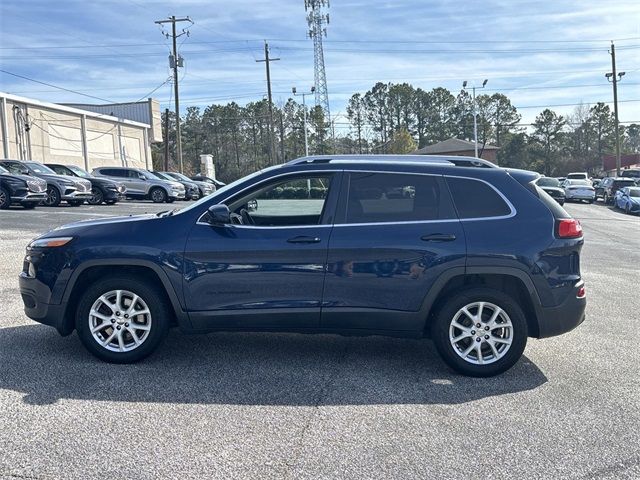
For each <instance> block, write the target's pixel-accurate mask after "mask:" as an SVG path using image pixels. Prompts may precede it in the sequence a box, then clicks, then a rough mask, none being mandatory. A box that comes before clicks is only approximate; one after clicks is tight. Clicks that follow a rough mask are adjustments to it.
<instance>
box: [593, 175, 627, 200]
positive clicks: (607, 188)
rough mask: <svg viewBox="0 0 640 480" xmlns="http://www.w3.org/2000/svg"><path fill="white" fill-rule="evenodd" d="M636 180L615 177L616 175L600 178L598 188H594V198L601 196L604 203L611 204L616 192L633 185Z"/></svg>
mask: <svg viewBox="0 0 640 480" xmlns="http://www.w3.org/2000/svg"><path fill="white" fill-rule="evenodd" d="M635 185H636V181H635V178H632V177H628V178H621V177H620V178H616V177H605V178H603V179H602V181H601V182H600V184H599V185H598V188H596V199H598V198H602V200H603V201H604V203H606V204H610V203H611V204H612V203H613V199H614V198H615V196H616V192H617V191H618V190H619V189H620V188H623V187H635Z"/></svg>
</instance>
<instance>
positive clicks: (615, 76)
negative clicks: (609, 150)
mask: <svg viewBox="0 0 640 480" xmlns="http://www.w3.org/2000/svg"><path fill="white" fill-rule="evenodd" d="M609 53H610V54H611V70H612V72H609V73H606V74H605V75H604V76H605V77H607V80H609V81H610V82H611V83H613V112H614V116H615V130H616V176H617V177H619V176H620V169H621V165H620V122H619V121H618V82H619V81H620V80H622V77H624V73H625V72H620V73H616V46H615V45H614V44H613V42H611V51H610V52H609ZM601 160H602V159H601Z"/></svg>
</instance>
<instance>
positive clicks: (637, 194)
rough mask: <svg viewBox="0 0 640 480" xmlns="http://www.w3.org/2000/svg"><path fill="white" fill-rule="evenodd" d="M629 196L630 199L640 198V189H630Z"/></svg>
mask: <svg viewBox="0 0 640 480" xmlns="http://www.w3.org/2000/svg"><path fill="white" fill-rule="evenodd" d="M629 196H630V197H636V198H638V197H640V188H630V189H629Z"/></svg>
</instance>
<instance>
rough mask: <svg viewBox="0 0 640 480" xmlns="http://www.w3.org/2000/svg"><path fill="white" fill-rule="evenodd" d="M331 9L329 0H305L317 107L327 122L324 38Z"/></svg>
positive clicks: (327, 102) (328, 119) (327, 106)
mask: <svg viewBox="0 0 640 480" xmlns="http://www.w3.org/2000/svg"><path fill="white" fill-rule="evenodd" d="M325 8H329V0H304V9H305V10H306V11H307V23H308V24H309V34H308V35H309V38H311V39H313V79H314V82H315V87H316V88H315V90H316V105H320V106H321V107H322V111H323V112H324V118H325V122H327V123H329V122H331V117H330V115H329V94H328V93H327V74H326V73H325V70H324V52H323V49H322V37H323V36H325V37H326V36H327V29H326V27H325V25H329V14H328V13H325V12H324V9H325Z"/></svg>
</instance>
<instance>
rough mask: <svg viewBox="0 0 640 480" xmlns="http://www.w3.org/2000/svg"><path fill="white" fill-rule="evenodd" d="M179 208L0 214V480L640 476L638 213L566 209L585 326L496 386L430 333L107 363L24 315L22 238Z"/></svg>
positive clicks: (533, 351) (203, 347) (193, 347)
mask: <svg viewBox="0 0 640 480" xmlns="http://www.w3.org/2000/svg"><path fill="white" fill-rule="evenodd" d="M181 205H185V204H184V203H176V204H173V205H171V206H166V205H164V206H158V205H154V204H151V203H128V202H127V203H122V204H119V205H116V206H111V207H107V206H103V207H89V206H83V207H80V208H71V207H60V208H57V209H55V208H53V209H52V208H42V207H41V208H38V209H37V210H35V211H24V210H21V209H19V208H17V209H11V210H8V211H1V212H0V309H1V310H0V311H1V313H2V315H0V478H74V479H75V478H77V479H87V478H101V479H106V478H158V477H166V478H212V477H216V478H242V479H247V478H258V477H260V478H291V479H299V478H310V479H315V478H385V479H386V478H402V479H404V478H435V479H445V478H451V479H459V478H518V479H525V478H526V479H529V478H532V479H533V478H536V479H537V478H539V479H549V478H568V479H583V478H584V479H587V478H598V479H600V478H603V479H622V478H636V479H637V478H640V366H639V360H640V334H639V332H640V289H639V287H638V286H639V284H640V218H639V217H637V216H636V217H633V216H627V215H624V214H623V213H621V212H617V211H613V210H612V209H611V208H609V207H605V206H604V205H602V204H595V205H586V204H570V205H567V206H566V208H567V210H568V211H569V212H570V213H572V214H573V215H574V216H575V217H576V218H578V219H580V220H581V221H582V223H583V227H584V230H585V247H584V249H583V256H582V271H583V274H584V277H585V279H586V285H587V292H588V309H587V320H586V322H585V323H584V324H583V325H581V326H580V327H579V328H578V329H576V330H574V331H573V332H570V333H569V334H566V335H564V336H561V337H556V338H551V339H546V340H533V339H531V340H530V341H529V344H528V346H527V349H526V351H525V357H523V359H522V360H521V361H520V362H519V363H518V364H517V365H516V366H515V367H514V368H513V369H511V370H510V371H508V372H507V373H506V374H503V375H502V376H499V377H496V378H491V379H472V378H465V377H461V376H458V375H455V374H453V373H452V372H451V371H450V370H448V369H447V367H446V366H445V365H444V364H443V363H442V362H441V361H440V359H439V358H438V356H437V354H436V352H435V349H434V347H433V345H432V344H431V343H430V342H429V341H426V340H425V341H419V340H402V339H387V338H379V337H367V338H344V337H338V336H325V335H322V336H304V335H293V334H291V335H289V334H277V335H273V334H244V333H242V334H239V333H219V334H210V335H204V336H188V335H183V334H181V333H180V332H179V331H172V332H171V333H170V335H169V336H168V338H167V340H166V341H165V345H164V346H163V347H162V348H161V349H160V351H159V352H157V353H156V354H155V355H153V356H152V357H150V358H149V359H148V360H147V361H145V362H143V363H140V364H137V365H128V366H118V365H109V364H105V363H101V362H100V361H98V360H96V359H95V358H93V357H92V356H90V354H89V353H87V352H86V351H85V350H84V348H82V346H81V345H80V342H79V340H78V338H77V337H76V336H75V334H74V335H72V336H69V337H66V338H62V337H60V336H59V335H58V334H57V333H56V332H55V330H53V329H52V328H49V327H45V326H41V325H38V324H35V323H33V322H31V321H30V320H29V319H28V318H27V317H26V316H25V315H24V314H23V311H22V303H21V300H20V296H19V294H18V289H17V279H16V277H17V274H18V272H19V271H20V268H21V263H22V258H23V251H24V247H25V245H26V244H27V242H28V241H29V240H30V239H31V238H32V237H34V236H36V235H37V234H39V233H42V232H43V231H45V230H49V229H51V228H55V227H56V226H59V225H62V224H64V223H69V222H72V221H76V220H83V219H88V218H92V217H93V218H95V217H99V216H103V215H105V216H111V215H121V214H130V213H143V212H145V211H149V212H155V211H159V210H166V209H168V208H175V207H179V206H181ZM636 328H638V330H636Z"/></svg>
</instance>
